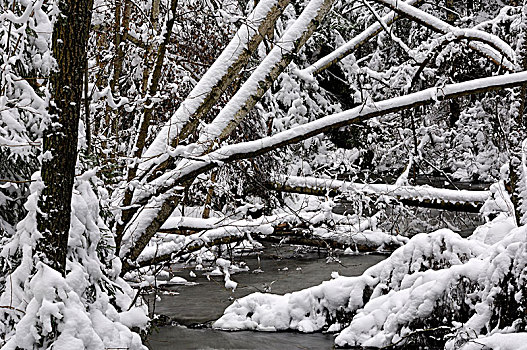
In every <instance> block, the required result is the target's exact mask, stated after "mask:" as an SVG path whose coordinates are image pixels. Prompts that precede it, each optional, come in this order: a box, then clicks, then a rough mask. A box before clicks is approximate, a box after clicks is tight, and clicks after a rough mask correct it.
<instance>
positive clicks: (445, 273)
mask: <svg viewBox="0 0 527 350" xmlns="http://www.w3.org/2000/svg"><path fill="white" fill-rule="evenodd" d="M511 223H512V222H511V220H510V219H508V218H507V217H505V216H501V217H498V218H497V219H496V220H494V221H493V222H492V223H491V224H488V225H485V226H484V227H482V228H480V229H479V230H478V231H476V233H475V235H474V237H472V238H471V239H463V238H461V237H460V236H459V235H457V234H455V233H453V232H452V231H450V230H439V231H436V232H434V233H431V234H419V235H417V236H415V237H413V238H412V239H411V240H410V241H409V242H408V243H407V244H406V245H405V246H403V247H401V248H399V249H397V250H396V251H395V252H394V253H393V254H392V255H391V256H390V257H389V258H388V259H386V260H384V261H382V262H380V263H379V264H377V265H375V266H373V267H371V268H370V269H368V270H367V271H366V272H364V274H363V275H362V276H358V277H341V276H338V277H337V278H335V279H333V280H331V281H326V282H323V283H322V284H321V285H319V286H315V287H312V288H308V289H305V290H301V291H298V292H294V293H290V294H285V295H273V294H261V293H255V294H251V295H248V296H246V297H244V298H241V299H238V300H236V301H235V302H234V303H233V304H232V305H231V306H229V307H228V308H227V309H226V310H225V312H224V315H223V316H222V317H221V318H220V319H219V320H217V321H216V322H215V323H214V325H213V326H214V327H215V328H218V329H226V330H240V329H252V330H286V329H293V330H298V331H301V332H314V331H321V330H327V331H341V333H340V334H339V335H338V336H337V337H336V339H335V343H336V345H337V346H347V347H349V346H363V347H367V346H371V347H376V348H381V347H388V346H391V345H393V344H396V343H402V342H405V341H407V340H408V339H411V338H412V337H414V338H415V337H416V335H417V334H418V333H419V332H432V331H433V330H438V329H441V330H443V331H445V332H447V333H450V334H451V336H450V337H449V340H448V342H447V343H446V345H445V347H446V349H449V350H454V349H460V348H461V349H464V350H472V349H481V346H482V344H483V345H487V346H489V347H491V348H493V349H500V350H505V349H523V348H525V345H524V344H525V341H526V338H525V337H526V336H525V333H518V332H521V331H523V330H525V327H526V325H525V303H526V298H527V296H526V293H525V286H526V285H527V273H526V271H527V227H525V226H524V227H520V228H514V227H512V225H511ZM492 236H494V238H492ZM492 242H494V243H493V244H492V245H490V244H487V243H492ZM501 333H511V334H501ZM485 334H486V336H483V335H485ZM489 334H490V335H489ZM476 346H479V347H476ZM522 346H523V348H522Z"/></svg>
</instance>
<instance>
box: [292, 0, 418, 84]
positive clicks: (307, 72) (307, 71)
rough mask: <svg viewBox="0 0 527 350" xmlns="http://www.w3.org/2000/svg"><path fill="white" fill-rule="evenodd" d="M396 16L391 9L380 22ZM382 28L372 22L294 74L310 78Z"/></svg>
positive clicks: (411, 1)
mask: <svg viewBox="0 0 527 350" xmlns="http://www.w3.org/2000/svg"><path fill="white" fill-rule="evenodd" d="M422 2H423V0H408V1H407V2H406V3H407V4H409V5H419V4H420V3H422ZM398 18H399V15H398V14H397V13H396V12H393V11H392V12H390V13H388V14H387V15H386V16H384V17H382V18H381V19H382V22H383V23H385V24H386V25H391V24H392V23H393V22H395V21H396V20H397V19H398ZM382 29H383V28H382V26H381V23H380V22H375V23H374V24H372V25H371V26H369V27H368V28H366V30H364V31H363V32H362V33H360V34H359V35H357V36H356V37H354V38H353V39H351V40H350V41H348V42H347V43H345V44H344V45H342V46H341V47H339V48H338V49H336V50H335V51H333V52H331V53H330V54H328V55H326V56H324V57H322V58H321V59H319V60H318V61H316V62H315V63H313V64H312V65H310V66H309V67H306V68H304V69H302V70H298V71H296V74H297V75H298V76H300V77H302V78H303V79H304V80H309V79H311V76H313V75H317V74H319V73H320V72H322V71H324V70H325V69H327V68H329V67H330V66H332V65H333V64H335V63H336V62H338V61H340V60H341V59H343V58H344V57H346V56H348V55H349V54H351V53H352V52H353V51H355V50H357V49H358V48H359V47H361V46H362V45H364V44H365V43H366V42H368V41H369V40H370V39H372V38H374V37H375V36H376V35H377V34H379V33H380V32H381V31H382Z"/></svg>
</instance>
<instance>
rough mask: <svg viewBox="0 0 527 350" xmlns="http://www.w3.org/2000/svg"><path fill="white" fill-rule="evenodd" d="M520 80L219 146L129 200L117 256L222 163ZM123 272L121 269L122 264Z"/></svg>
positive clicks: (415, 98) (518, 78) (380, 106)
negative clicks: (184, 190) (184, 188)
mask: <svg viewBox="0 0 527 350" xmlns="http://www.w3.org/2000/svg"><path fill="white" fill-rule="evenodd" d="M525 82H527V72H521V73H514V74H508V75H501V76H497V77H490V78H482V79H476V80H471V81H467V82H464V83H458V84H452V85H445V86H443V87H434V88H430V89H426V90H423V91H420V92H416V93H413V94H409V95H405V96H401V97H396V98H392V99H388V100H384V101H380V102H375V103H369V104H367V105H362V106H358V107H355V108H353V109H350V110H347V111H344V112H341V113H337V114H333V115H330V116H327V117H324V118H321V119H318V120H315V121H313V122H310V123H307V124H304V125H300V126H297V127H295V128H292V129H290V130H286V131H283V132H280V133H278V134H276V135H273V136H270V137H266V138H262V139H259V140H255V141H250V142H242V143H238V144H234V145H228V146H224V147H221V148H220V149H218V150H216V151H214V152H211V153H209V154H207V155H204V156H201V157H196V159H195V160H193V161H191V162H187V164H186V166H185V167H184V168H178V169H174V170H172V171H167V172H166V173H165V174H163V175H162V176H160V177H159V178H158V179H156V180H154V181H153V182H152V183H151V184H150V185H151V186H152V187H151V188H152V190H153V191H154V193H157V194H155V195H154V196H152V193H148V192H142V193H141V195H140V196H137V197H135V204H139V205H140V206H141V208H142V209H141V211H139V212H137V213H136V215H135V216H134V217H133V219H132V220H131V221H130V223H129V224H128V226H127V231H126V232H125V239H124V241H126V242H127V243H126V246H125V247H123V250H122V252H121V256H122V257H123V258H125V263H124V264H128V263H129V262H130V263H133V261H134V260H135V259H136V258H137V257H138V256H139V255H140V254H141V252H142V250H143V249H144V247H146V245H147V244H148V242H149V240H150V238H151V237H153V236H154V235H155V233H156V232H157V230H158V229H159V228H160V227H161V225H162V224H163V223H164V222H165V221H166V219H167V218H168V217H169V216H170V214H171V213H172V211H173V209H174V208H175V206H176V205H177V203H178V202H179V195H178V194H177V191H178V187H177V186H181V185H188V184H189V183H192V182H193V181H194V179H195V178H196V176H198V175H199V174H202V173H204V172H206V171H208V170H211V169H213V168H215V167H217V166H220V165H222V164H224V163H229V162H233V161H236V160H240V159H247V158H253V157H256V156H259V155H262V154H264V153H267V152H269V151H271V150H275V149H277V148H279V147H283V146H285V145H288V144H292V143H295V142H299V141H302V140H306V139H308V138H310V137H312V136H315V135H318V134H320V133H324V132H327V131H329V130H332V129H336V128H340V127H342V126H346V125H350V124H354V123H359V122H362V121H365V120H368V119H371V118H373V117H376V116H380V115H386V114H389V113H394V112H398V111H401V110H406V109H410V108H414V107H417V106H422V105H426V104H430V103H435V102H437V101H442V100H447V99H451V98H455V97H460V96H467V95H471V94H476V93H482V92H489V91H494V90H501V89H504V88H508V87H514V86H519V85H522V84H523V83H525ZM179 189H180V188H179ZM123 269H124V270H126V265H124V267H123Z"/></svg>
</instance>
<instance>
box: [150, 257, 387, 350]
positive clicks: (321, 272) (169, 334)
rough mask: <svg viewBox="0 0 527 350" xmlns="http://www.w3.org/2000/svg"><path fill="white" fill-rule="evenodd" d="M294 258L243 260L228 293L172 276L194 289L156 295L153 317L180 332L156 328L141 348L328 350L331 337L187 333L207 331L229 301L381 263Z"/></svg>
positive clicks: (214, 284) (218, 279)
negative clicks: (166, 318) (243, 265)
mask: <svg viewBox="0 0 527 350" xmlns="http://www.w3.org/2000/svg"><path fill="white" fill-rule="evenodd" d="M294 255H295V252H294V250H293V248H285V249H284V248H281V249H280V250H279V251H278V250H274V249H273V248H268V249H267V250H266V251H265V252H264V254H262V255H261V259H260V261H259V262H258V260H257V259H256V258H255V257H250V258H245V259H243V261H245V262H246V263H247V265H248V266H249V268H250V271H249V272H240V273H236V274H234V275H233V276H232V279H233V280H234V281H236V282H238V288H237V289H236V291H235V292H234V293H233V292H231V291H229V290H226V289H225V288H224V287H223V284H224V282H223V277H222V276H211V277H210V280H208V279H207V278H206V276H204V275H203V272H201V271H195V272H196V275H197V277H196V278H191V277H190V276H189V272H190V270H187V269H184V268H181V269H178V270H176V271H174V275H176V276H181V277H184V278H186V279H187V280H188V281H192V282H197V283H199V284H198V285H195V286H175V287H170V288H168V289H169V290H170V291H172V292H178V293H179V294H178V295H160V297H161V300H160V301H157V302H156V307H155V311H156V313H158V314H163V315H166V316H169V317H170V318H171V319H172V320H174V321H175V322H177V323H178V324H180V325H182V326H168V327H161V328H160V329H159V330H158V332H154V334H152V335H151V336H150V338H149V343H148V344H147V345H148V346H149V348H150V349H152V350H165V349H284V350H285V349H331V348H332V347H333V339H334V336H332V335H328V334H299V333H293V332H278V333H276V332H273V333H262V332H249V331H247V332H222V331H216V330H212V329H210V328H200V329H195V328H192V327H195V325H196V324H209V325H210V323H209V322H210V321H213V320H216V319H218V318H219V317H220V316H221V315H222V314H223V310H224V309H225V308H226V307H227V306H229V305H230V304H231V303H232V302H233V300H234V299H235V298H240V297H243V296H245V295H247V294H250V293H253V292H256V291H264V290H265V289H267V290H268V289H269V288H270V289H271V293H276V294H284V293H288V292H292V291H296V290H300V289H304V288H307V287H311V286H314V285H317V284H320V283H321V282H322V281H324V280H328V279H330V278H331V273H332V272H338V273H339V274H340V275H344V276H356V275H360V274H361V273H362V272H363V271H364V270H366V269H367V268H368V267H370V266H372V265H374V264H376V263H377V262H379V261H381V260H383V259H384V258H385V256H381V255H354V256H345V255H342V256H340V257H338V260H339V261H330V262H327V260H328V259H327V254H326V253H321V254H317V253H306V254H303V255H302V256H296V257H294V258H293V256H294ZM329 260H332V259H329ZM258 268H260V269H261V270H262V271H263V272H262V273H254V270H256V269H258ZM269 286H270V287H269ZM186 326H189V327H186Z"/></svg>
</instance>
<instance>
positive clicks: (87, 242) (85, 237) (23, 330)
mask: <svg viewBox="0 0 527 350" xmlns="http://www.w3.org/2000/svg"><path fill="white" fill-rule="evenodd" d="M93 176H94V172H93V171H91V172H87V173H85V174H83V175H82V176H79V177H77V178H76V180H75V186H74V192H73V198H72V214H71V228H70V235H69V240H68V255H67V263H66V275H65V276H62V275H61V274H60V273H59V272H57V271H55V270H53V269H52V268H50V267H49V266H48V265H46V263H45V261H43V260H42V259H41V257H40V256H38V255H35V251H36V250H35V247H36V246H37V245H38V244H39V243H38V241H39V238H40V237H41V234H40V233H39V232H38V231H37V229H36V215H37V210H38V209H37V200H38V196H39V194H40V192H41V190H42V187H43V184H42V182H41V180H40V175H39V173H36V174H35V175H34V176H33V180H34V182H33V183H32V184H31V195H30V196H29V198H28V201H27V203H26V205H25V206H26V210H27V211H28V214H27V216H26V217H25V218H24V220H22V221H21V222H19V223H18V225H17V228H16V233H15V235H14V236H13V238H12V239H11V241H10V242H9V243H8V244H6V245H5V246H4V247H3V249H2V251H1V256H2V258H4V259H6V261H8V262H10V263H11V264H12V265H11V269H12V271H11V272H10V273H9V274H8V275H7V276H6V278H5V281H6V285H5V290H4V291H3V293H2V294H1V296H0V305H2V308H1V309H0V346H2V349H34V348H43V349H44V348H45V349H47V348H51V347H52V348H53V349H64V350H69V349H94V350H95V349H103V348H112V347H118V348H128V349H143V348H144V347H143V345H142V343H141V338H140V336H139V335H138V334H137V333H134V332H132V331H131V330H130V329H131V328H137V329H138V330H139V329H145V327H146V326H147V323H148V317H147V316H146V312H147V310H146V307H145V306H136V305H134V303H133V300H134V291H133V290H132V289H131V288H130V287H129V286H128V285H127V284H126V283H125V282H124V281H123V280H122V279H121V278H120V277H119V273H120V263H119V260H118V259H116V258H115V257H114V255H113V254H112V253H111V252H112V251H113V249H114V247H113V246H114V242H113V239H112V238H111V236H108V235H104V231H106V230H107V228H106V226H105V224H104V222H103V221H102V219H101V218H100V216H99V204H98V198H97V196H96V195H95V193H94V191H93V189H92V187H91V183H90V178H91V177H93Z"/></svg>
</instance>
